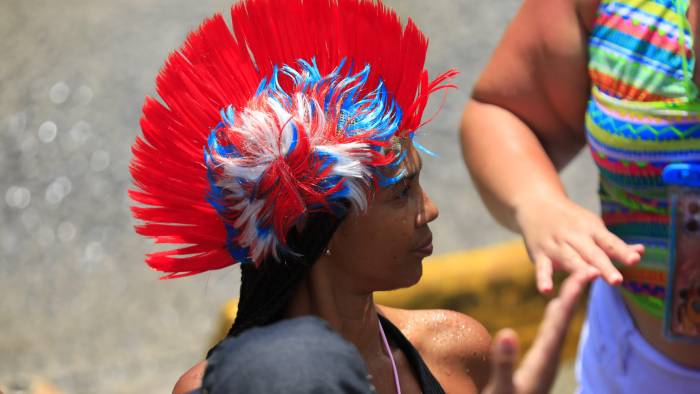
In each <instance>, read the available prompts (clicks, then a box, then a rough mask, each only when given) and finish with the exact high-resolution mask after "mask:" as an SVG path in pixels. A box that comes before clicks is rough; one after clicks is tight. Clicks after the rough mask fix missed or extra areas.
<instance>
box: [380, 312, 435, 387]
mask: <svg viewBox="0 0 700 394" xmlns="http://www.w3.org/2000/svg"><path fill="white" fill-rule="evenodd" d="M379 321H380V322H381V324H382V328H383V329H384V333H385V334H386V337H387V339H388V340H389V341H391V342H393V343H394V344H396V346H398V347H399V349H401V351H402V352H403V354H404V355H405V356H406V359H408V363H409V364H411V367H413V372H415V374H416V377H417V378H418V384H420V388H421V391H423V394H444V393H445V390H443V389H442V386H440V383H438V381H437V379H435V376H433V374H432V372H430V369H429V368H428V366H427V365H426V364H425V362H424V361H423V359H422V358H421V356H420V354H418V351H417V350H416V348H414V347H413V345H412V344H411V342H409V341H408V339H406V337H405V336H404V335H403V333H401V330H399V329H398V328H397V327H396V326H395V325H393V324H392V323H391V322H390V321H389V320H387V319H386V318H385V317H383V316H382V315H379Z"/></svg>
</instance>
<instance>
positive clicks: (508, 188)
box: [461, 0, 643, 293]
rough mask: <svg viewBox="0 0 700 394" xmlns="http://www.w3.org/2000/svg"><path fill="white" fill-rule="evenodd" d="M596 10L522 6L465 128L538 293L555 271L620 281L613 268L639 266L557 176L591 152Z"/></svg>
mask: <svg viewBox="0 0 700 394" xmlns="http://www.w3.org/2000/svg"><path fill="white" fill-rule="evenodd" d="M597 7H598V1H597V0H550V1H540V0H525V1H524V2H523V5H522V7H521V9H520V10H519V12H518V14H517V15H516V16H515V18H514V20H513V22H512V23H511V25H510V26H509V28H508V29H507V31H506V33H505V34H504V36H503V38H502V40H501V42H500V43H499V45H498V47H497V48H496V50H495V52H494V54H493V57H492V59H491V60H490V62H489V64H488V65H487V67H486V68H485V70H484V72H483V73H482V75H481V76H480V77H479V79H478V81H477V83H476V86H475V87H474V92H473V94H472V98H471V100H470V101H469V102H468V103H467V105H466V108H465V111H464V115H463V118H462V126H461V137H462V150H463V153H464V159H465V162H466V164H467V166H468V168H469V171H470V173H471V176H472V178H473V180H474V183H475V184H476V186H477V188H478V190H479V192H480V194H481V196H482V199H483V200H484V202H485V204H486V206H487V207H488V209H489V210H490V212H491V213H492V215H493V216H494V217H495V218H496V219H497V220H498V221H499V222H500V223H501V224H503V225H504V226H506V227H508V228H510V229H512V230H514V231H517V232H519V233H521V234H522V235H523V237H524V239H525V243H526V245H527V248H528V252H529V253H530V257H531V258H532V260H533V261H534V262H535V265H536V268H537V284H538V288H539V289H540V291H542V292H545V293H546V292H549V291H551V289H552V280H551V275H552V271H553V270H565V271H569V272H573V271H578V270H589V271H595V272H600V273H601V274H602V275H603V277H604V278H605V279H606V280H607V281H608V282H609V283H611V284H619V283H620V282H621V281H622V276H621V274H620V272H619V271H618V270H617V269H616V268H615V267H614V266H613V265H612V262H611V258H612V259H615V260H617V261H619V262H622V263H624V264H634V263H636V262H638V261H639V259H640V253H641V252H642V251H643V248H642V246H640V245H635V246H629V245H627V244H625V243H624V242H623V241H622V240H620V239H619V238H618V237H616V236H615V235H613V234H612V233H610V232H609V231H607V229H606V228H605V225H604V224H603V222H602V220H601V219H600V218H599V217H598V215H596V214H594V213H592V212H590V211H588V210H586V209H584V208H582V207H580V206H578V205H576V204H575V203H573V202H572V201H571V200H570V199H569V198H568V197H567V195H566V193H565V191H564V188H563V186H562V183H561V181H560V179H559V176H558V173H557V171H558V170H559V169H561V168H563V167H564V166H565V165H566V164H567V163H568V162H569V161H570V160H571V159H572V158H573V157H574V156H575V155H576V154H577V153H578V152H579V151H580V150H581V148H582V147H583V146H584V145H585V132H584V128H583V125H584V116H585V109H586V103H587V100H588V95H589V91H590V86H589V85H590V81H589V78H588V73H587V39H588V29H589V28H590V26H591V24H592V20H593V16H594V15H595V12H596V10H597Z"/></svg>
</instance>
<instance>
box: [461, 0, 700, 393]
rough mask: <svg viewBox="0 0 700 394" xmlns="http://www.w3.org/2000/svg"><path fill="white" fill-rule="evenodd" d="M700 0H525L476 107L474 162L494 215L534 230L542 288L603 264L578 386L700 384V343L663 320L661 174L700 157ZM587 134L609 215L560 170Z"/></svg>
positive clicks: (470, 155)
mask: <svg viewBox="0 0 700 394" xmlns="http://www.w3.org/2000/svg"><path fill="white" fill-rule="evenodd" d="M698 7H700V1H695V0H552V1H548V2H543V1H536V0H525V1H524V2H523V5H522V6H521V9H520V10H519V12H518V14H517V16H516V17H515V18H514V20H513V21H512V23H511V25H510V26H509V28H508V30H507V31H506V33H505V35H504V37H503V38H502V41H501V42H500V44H499V45H498V47H497V49H496V50H495V52H494V54H493V57H492V59H491V61H490V63H489V64H488V66H487V67H486V68H485V70H484V71H483V73H482V75H481V76H480V78H479V80H478V82H477V83H476V86H475V87H474V91H473V94H472V98H471V100H470V101H469V103H468V104H467V106H466V108H465V112H464V116H463V121H462V131H461V136H462V146H463V152H464V157H465V161H466V163H467V165H468V167H469V170H470V173H471V175H472V177H473V179H474V181H475V183H476V185H477V186H478V188H479V190H480V192H481V195H482V197H483V199H484V201H485V203H486V205H487V206H488V208H489V209H490V211H491V212H492V214H493V215H494V217H495V218H496V219H497V220H498V221H499V222H500V223H502V224H504V225H505V226H507V227H509V228H511V229H512V230H515V231H517V232H519V233H520V234H522V236H523V237H524V240H525V243H526V245H527V248H528V251H529V253H530V256H531V258H532V260H533V261H534V263H535V265H536V268H537V270H536V272H537V284H538V287H539V289H540V291H542V292H543V293H547V292H549V291H550V290H551V289H552V280H551V274H552V271H554V270H564V271H569V272H574V271H586V270H589V271H597V272H598V273H599V274H600V275H601V279H599V280H597V281H596V283H594V285H593V289H592V292H591V296H590V303H589V312H588V319H587V323H586V326H585V327H584V330H583V336H582V341H581V346H580V352H579V363H578V377H579V380H580V384H581V391H582V392H595V393H605V392H625V393H626V392H674V393H682V392H689V391H692V390H696V388H697V384H698V383H700V346H698V345H688V344H686V343H677V342H672V341H669V340H668V339H666V337H665V336H664V334H663V319H662V317H663V314H664V308H665V307H664V298H665V296H666V294H667V281H668V274H669V260H670V259H669V251H670V248H671V244H670V237H669V220H670V214H669V201H668V197H667V195H668V187H667V186H666V184H665V183H664V182H663V179H662V172H663V170H664V168H666V166H668V165H670V164H676V163H690V164H697V163H699V162H700V101H699V100H698V88H697V84H698V83H699V82H700V77H699V76H698V74H697V73H695V52H696V49H697V47H696V42H695V41H694V39H693V37H694V35H696V34H697V33H698V26H699V25H698V23H700V14H699V13H698ZM495 141H498V142H499V143H497V144H494V142H495ZM584 146H587V147H588V149H589V150H590V153H591V155H592V157H593V159H594V161H595V164H596V165H597V167H598V169H599V179H600V187H599V195H600V204H601V214H600V215H597V214H595V213H593V212H590V211H588V210H586V209H584V208H582V207H580V206H579V205H577V204H575V203H574V202H572V201H571V200H570V199H569V197H568V196H567V195H566V192H565V190H564V188H563V186H562V183H561V181H560V179H559V177H558V174H557V172H558V171H559V170H560V169H562V168H563V167H564V166H566V164H567V163H568V162H569V161H570V160H571V159H572V158H573V157H574V156H575V155H576V154H577V153H578V152H579V151H580V150H581V149H582V148H583V147H584ZM504 157H506V158H508V160H503V158H504ZM513 163H518V164H517V165H514V164H513ZM640 376H644V378H645V379H644V380H643V381H642V380H641V379H638V378H639V377H640ZM649 382H651V383H649ZM693 384H694V385H693ZM694 387H695V388H694ZM659 390H661V391H659Z"/></svg>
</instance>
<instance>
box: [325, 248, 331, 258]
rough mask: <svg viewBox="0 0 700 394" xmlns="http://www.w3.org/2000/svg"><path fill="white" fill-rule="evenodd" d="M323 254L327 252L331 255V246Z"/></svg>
mask: <svg viewBox="0 0 700 394" xmlns="http://www.w3.org/2000/svg"><path fill="white" fill-rule="evenodd" d="M323 254H325V255H326V256H330V255H331V248H328V249H326V251H325V252H323Z"/></svg>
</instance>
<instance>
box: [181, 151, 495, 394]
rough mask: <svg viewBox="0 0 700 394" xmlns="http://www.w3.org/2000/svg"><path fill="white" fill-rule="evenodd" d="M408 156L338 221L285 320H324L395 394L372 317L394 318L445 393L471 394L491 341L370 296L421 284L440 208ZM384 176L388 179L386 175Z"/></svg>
mask: <svg viewBox="0 0 700 394" xmlns="http://www.w3.org/2000/svg"><path fill="white" fill-rule="evenodd" d="M404 149H409V154H408V155H407V156H406V159H405V160H404V161H403V163H402V165H401V167H400V168H398V169H396V170H395V171H398V170H400V169H401V168H402V169H403V170H404V171H405V174H406V176H405V177H404V178H403V180H402V181H400V182H398V183H396V184H394V185H393V186H390V187H387V188H380V189H379V190H377V191H376V192H375V194H374V195H373V196H372V198H371V202H370V204H369V206H368V208H367V211H366V212H364V213H350V214H349V215H348V217H346V218H345V220H344V221H343V222H342V223H341V224H340V226H339V227H338V229H337V230H336V232H335V233H334V235H333V237H332V238H331V240H330V242H329V244H328V250H329V253H325V254H323V255H322V256H321V257H320V258H319V259H318V260H317V261H316V263H315V264H314V266H313V268H312V269H311V272H310V273H309V274H308V276H307V277H306V278H304V279H303V280H302V282H301V283H300V284H299V287H298V289H297V290H296V292H295V294H294V295H293V296H292V298H291V299H290V303H289V305H288V307H287V311H286V314H285V315H286V317H287V318H293V317H297V316H304V315H316V316H319V317H321V318H323V319H324V320H326V321H327V322H328V323H329V324H330V325H331V327H332V328H333V329H334V330H335V331H336V332H338V333H340V334H341V335H342V336H343V337H344V338H345V339H347V340H348V341H350V342H351V343H353V344H354V345H355V346H356V347H357V348H358V350H359V351H360V354H361V355H362V357H363V359H364V361H365V363H366V366H367V369H368V371H369V373H370V375H372V376H373V377H375V378H374V379H373V383H374V385H375V387H376V389H377V392H379V393H387V394H388V393H395V392H396V389H395V387H394V381H393V372H392V366H391V362H390V359H389V356H388V355H387V354H386V351H385V349H384V346H383V344H382V342H381V337H380V336H379V330H378V324H379V323H378V318H377V313H381V314H383V315H384V316H385V317H387V318H388V319H389V320H390V321H392V322H393V323H394V324H395V325H396V326H397V327H398V328H399V329H400V330H402V332H403V333H404V335H406V337H407V338H408V339H409V341H411V343H412V344H413V345H414V346H415V347H416V349H417V350H418V352H419V353H420V354H421V356H422V357H423V359H424V361H425V362H426V364H427V365H428V367H429V368H430V370H431V371H432V372H433V374H434V375H435V377H436V378H437V379H438V381H439V382H440V384H441V385H442V386H443V387H444V388H445V389H446V390H447V391H448V392H460V393H473V392H477V391H478V390H479V389H482V388H483V387H484V386H485V385H486V382H487V379H488V371H489V364H488V352H489V345H490V336H489V334H488V332H487V331H486V329H485V328H484V327H483V326H482V325H481V324H480V323H478V322H477V321H476V320H474V319H472V318H470V317H468V316H466V315H463V314H461V313H457V312H452V311H443V310H424V311H408V310H400V309H394V308H387V307H380V306H378V305H376V304H375V303H374V300H373V292H375V291H382V290H392V289H398V288H403V287H408V286H411V285H413V284H415V283H417V282H418V281H419V280H420V277H421V274H422V264H423V259H424V258H425V257H427V256H429V255H430V254H431V253H432V233H431V231H430V229H429V227H428V224H429V223H430V222H432V221H433V220H435V219H436V218H437V217H438V209H437V207H436V206H435V204H434V203H433V202H432V200H431V199H430V198H429V197H428V195H427V194H426V193H425V191H424V190H423V189H422V188H421V185H420V172H421V168H422V161H421V158H420V156H419V154H418V152H417V151H416V150H415V149H414V148H413V146H412V145H411V144H410V142H409V143H406V142H404ZM388 175H390V174H388ZM392 353H393V356H394V358H395V360H396V364H397V369H398V372H399V377H400V381H401V390H402V392H403V393H409V394H410V393H420V392H421V390H420V387H419V385H418V381H417V379H416V377H415V376H414V371H413V370H412V367H411V366H410V365H409V363H408V360H407V359H406V358H405V356H404V355H403V353H402V352H401V351H400V350H399V349H398V348H397V347H395V346H393V345H392ZM205 365H206V361H203V362H201V363H199V364H197V365H196V366H195V367H194V368H193V369H191V370H190V371H188V372H187V373H186V374H185V375H183V377H182V378H181V380H180V382H178V385H177V386H176V387H175V390H174V392H175V393H185V392H187V391H189V390H192V389H194V388H196V387H198V386H200V385H201V379H202V376H203V371H204V368H205Z"/></svg>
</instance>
